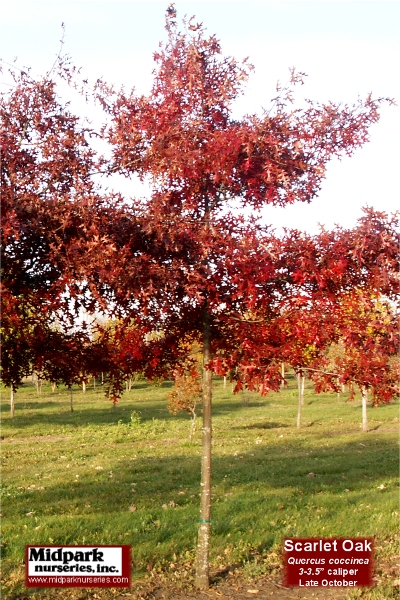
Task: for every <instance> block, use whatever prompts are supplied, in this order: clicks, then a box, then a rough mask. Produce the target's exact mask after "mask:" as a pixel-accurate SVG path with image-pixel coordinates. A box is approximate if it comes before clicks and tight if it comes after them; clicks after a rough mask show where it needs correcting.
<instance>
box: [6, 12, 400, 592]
mask: <svg viewBox="0 0 400 600" xmlns="http://www.w3.org/2000/svg"><path fill="white" fill-rule="evenodd" d="M166 29H167V34H168V37H167V42H166V44H164V45H161V46H160V49H159V51H158V52H157V53H156V54H155V61H156V69H155V72H154V83H153V87H152V90H151V92H150V94H149V95H148V96H137V95H136V94H135V92H134V91H132V92H130V93H126V92H125V91H124V90H121V91H114V90H113V89H112V88H111V87H110V86H108V85H107V84H106V83H105V82H102V81H98V82H97V83H96V85H95V86H93V87H92V88H89V87H88V84H84V88H85V93H86V94H87V93H88V92H89V91H90V93H92V94H93V96H94V99H95V100H96V101H97V102H98V103H100V105H101V106H102V108H103V109H104V115H105V121H104V125H103V127H102V128H100V129H99V130H97V131H94V129H92V128H90V127H89V126H88V125H87V124H85V123H84V122H83V121H82V120H81V119H79V118H78V117H77V116H76V115H74V114H72V113H71V112H70V110H69V108H68V105H66V104H64V103H63V102H62V101H61V100H60V99H59V97H58V96H57V87H56V78H55V77H53V76H52V74H51V73H49V74H47V75H46V76H45V77H43V78H42V79H40V80H38V79H34V78H32V77H31V75H30V74H29V72H27V71H18V70H16V69H11V73H12V76H13V78H14V81H13V85H12V86H11V88H10V91H9V92H7V93H4V94H3V96H2V99H1V105H0V117H1V120H2V128H1V133H0V136H1V137H0V141H1V152H2V161H1V185H2V196H1V200H2V227H3V246H2V253H3V260H2V265H3V267H2V268H3V277H2V302H3V325H2V326H3V381H4V382H5V383H6V384H7V385H10V386H11V388H12V389H13V390H14V389H16V388H17V387H18V385H19V383H20V381H21V378H22V376H23V375H25V374H26V373H27V372H28V371H29V370H30V369H31V368H32V366H33V367H34V368H35V369H38V370H40V372H42V373H43V375H44V377H46V378H47V379H49V380H51V381H64V382H65V383H66V384H67V385H69V386H71V385H72V383H73V382H74V381H79V377H81V376H82V375H81V374H82V373H87V372H89V373H92V374H95V373H98V372H105V373H108V378H109V385H110V388H111V397H112V399H113V400H114V401H116V399H117V398H118V397H119V396H120V395H121V393H122V390H123V381H124V380H125V378H126V376H127V375H129V374H132V373H135V372H144V373H145V375H146V376H147V377H149V378H151V377H156V376H157V377H159V376H165V375H166V374H169V373H171V371H175V373H176V374H177V376H183V374H184V371H185V370H187V369H191V368H193V369H195V368H196V362H195V358H194V357H193V356H192V355H191V352H190V351H189V350H188V348H190V347H191V345H192V343H197V344H199V345H200V347H201V352H202V359H203V376H202V379H203V381H202V413H203V427H202V445H203V452H202V475H201V509H200V523H199V543H198V553H197V565H196V584H197V586H198V587H199V588H201V589H206V588H207V587H208V582H209V573H208V552H209V537H210V522H211V437H212V422H211V414H212V408H211V404H212V387H211V380H212V374H213V373H218V374H222V375H226V374H227V373H231V374H233V378H234V379H235V382H236V390H240V389H241V387H242V386H247V387H248V388H250V389H255V388H257V389H259V390H260V391H261V392H262V393H267V392H268V390H270V389H279V386H280V384H281V381H282V377H281V373H280V365H281V362H282V361H285V362H287V363H289V364H291V365H293V366H294V367H295V368H296V369H297V370H298V371H299V372H303V370H307V372H308V373H315V377H316V378H318V384H319V385H320V387H321V389H322V386H326V385H331V386H333V387H335V386H337V385H338V382H339V383H342V382H343V383H344V382H346V381H350V380H352V381H357V383H359V382H361V383H362V386H363V387H364V388H365V389H372V390H373V393H374V395H375V398H376V399H377V401H378V400H379V401H382V400H384V401H387V400H388V399H390V397H391V396H392V391H393V389H394V387H393V386H392V384H390V385H388V379H387V373H388V370H387V365H388V364H389V362H390V356H391V355H392V353H393V348H394V347H395V345H396V343H397V341H398V340H397V337H396V336H397V335H398V333H397V332H396V330H395V328H394V326H393V319H394V315H395V309H394V308H393V306H394V305H393V301H394V299H395V297H396V294H397V293H398V277H397V272H398V256H397V250H398V242H399V236H398V233H397V232H396V229H395V227H396V225H397V220H396V218H395V217H388V216H387V215H385V214H382V213H379V212H375V211H373V210H372V209H368V210H366V211H365V213H364V216H363V217H362V218H361V219H360V221H359V224H358V226H357V227H356V228H355V229H353V230H344V229H341V228H336V229H335V230H334V231H332V232H327V231H321V233H320V234H319V235H316V236H308V235H305V234H302V233H300V232H298V231H292V230H290V231H287V232H286V233H285V235H284V236H282V237H278V236H276V235H275V234H274V232H273V231H272V230H270V229H269V228H268V227H266V226H265V225H264V224H263V222H262V220H261V219H260V218H259V217H258V216H257V211H258V210H259V209H261V208H262V207H263V206H264V205H265V204H274V205H282V206H284V205H286V204H288V203H292V202H294V201H300V202H310V201H311V200H312V198H313V197H314V196H315V195H316V194H317V193H318V191H319V189H320V186H321V182H322V181H323V178H324V174H325V169H326V165H327V164H328V162H329V161H330V160H331V159H332V158H333V157H338V156H341V155H343V154H347V155H350V154H352V153H353V152H354V150H355V149H356V148H358V147H360V146H361V145H363V144H364V143H365V142H366V141H367V140H368V130H369V127H370V126H371V125H372V124H373V123H375V122H377V121H378V118H379V114H378V109H379V105H380V103H381V102H382V101H383V99H377V100H373V99H372V98H371V97H368V98H367V99H366V100H365V101H358V102H357V103H356V104H355V105H352V106H348V105H334V104H331V103H328V104H317V103H313V102H308V103H307V105H306V107H305V108H301V109H300V108H299V109H294V108H293V107H292V106H291V95H292V89H291V88H292V87H293V86H295V85H296V84H297V83H299V82H301V76H300V75H297V74H296V73H295V72H294V71H292V72H291V81H290V84H288V87H286V88H283V89H282V90H280V92H279V94H278V96H277V98H276V99H275V100H274V101H273V102H272V106H271V108H270V110H269V111H264V112H263V113H262V114H261V115H247V116H244V117H243V118H242V119H241V120H237V119H235V118H233V117H232V112H231V110H232V104H233V102H234V101H235V99H236V98H237V97H238V96H239V95H240V94H241V93H242V91H243V85H244V83H245V81H246V80H247V77H248V74H249V71H250V69H251V66H250V65H249V64H248V62H247V61H244V62H242V63H239V62H238V61H236V60H235V59H234V58H232V57H224V56H223V55H222V52H221V47H220V44H219V42H218V40H217V39H216V38H215V36H210V37H207V36H206V35H205V32H204V29H203V27H202V26H201V25H198V24H195V23H194V21H193V20H189V21H184V25H183V30H182V31H181V30H180V29H179V28H178V26H177V22H176V11H175V8H174V6H173V5H171V6H170V7H169V8H168V10H167V15H166ZM58 75H59V76H60V77H61V78H62V79H63V80H67V81H68V82H69V83H76V74H75V73H74V70H73V68H71V67H70V65H69V63H68V62H66V61H65V60H63V59H62V58H61V59H60V61H59V65H58ZM98 138H101V140H102V142H103V144H106V145H107V148H108V151H107V152H108V154H107V155H106V156H99V154H98V153H97V152H96V150H95V145H96V144H95V143H94V140H97V139H98ZM114 174H119V175H122V176H125V177H126V178H127V179H128V180H130V179H132V180H133V179H134V178H135V177H139V179H140V180H141V181H143V182H146V183H148V184H149V185H150V186H151V193H150V194H149V195H148V197H146V198H144V199H137V198H135V199H132V198H123V197H122V196H121V195H120V194H116V193H111V192H107V190H106V189H105V187H104V185H103V184H102V183H101V178H100V177H99V175H103V176H104V177H112V176H113V175H114ZM249 214H250V215H251V216H249ZM82 309H84V311H85V314H87V315H93V316H95V315H96V314H98V313H103V314H106V315H107V316H108V317H110V318H113V319H115V320H116V322H117V325H116V326H115V327H114V328H112V329H110V328H104V327H103V328H101V327H99V328H98V331H97V333H96V335H93V331H92V329H91V326H90V324H89V323H85V322H84V321H82V320H79V319H78V316H79V314H80V311H81V310H82ZM93 318H94V317H93ZM183 340H184V342H185V343H182V341H183ZM365 340H367V341H365ZM332 342H335V343H336V344H337V345H338V347H340V348H345V350H346V351H345V352H343V354H342V355H340V353H339V354H338V356H337V357H335V358H331V362H330V363H329V364H328V363H326V364H325V363H323V361H322V362H321V360H322V357H323V356H324V351H325V350H326V348H327V347H328V346H329V345H330V344H331V343H332ZM360 349H363V350H364V351H365V352H360ZM325 360H327V359H325ZM332 360H333V361H334V362H335V361H336V362H335V365H336V367H337V368H336V367H335V368H333V367H332V364H331V363H332ZM357 361H359V363H357ZM328 368H329V370H328ZM363 373H368V375H365V376H364V375H362V374H363ZM313 376H314V375H313Z"/></svg>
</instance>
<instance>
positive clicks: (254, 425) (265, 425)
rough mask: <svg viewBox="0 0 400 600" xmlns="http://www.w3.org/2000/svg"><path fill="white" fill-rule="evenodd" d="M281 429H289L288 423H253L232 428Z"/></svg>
mask: <svg viewBox="0 0 400 600" xmlns="http://www.w3.org/2000/svg"><path fill="white" fill-rule="evenodd" d="M281 427H289V425H288V424H287V423H277V422H275V421H266V422H265V423H264V422H263V423H251V425H244V426H241V427H232V429H280V428H281Z"/></svg>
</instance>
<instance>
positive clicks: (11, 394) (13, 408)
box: [10, 386, 15, 417]
mask: <svg viewBox="0 0 400 600" xmlns="http://www.w3.org/2000/svg"><path fill="white" fill-rule="evenodd" d="M10 412H11V416H12V417H13V416H14V415H15V402H14V388H13V387H12V386H11V392H10Z"/></svg>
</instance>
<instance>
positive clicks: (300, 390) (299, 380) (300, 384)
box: [297, 373, 305, 427]
mask: <svg viewBox="0 0 400 600" xmlns="http://www.w3.org/2000/svg"><path fill="white" fill-rule="evenodd" d="M304 379H305V378H304V375H302V376H301V375H300V373H299V374H298V375H297V389H298V393H299V406H298V409H297V427H301V412H302V408H303V404H304Z"/></svg>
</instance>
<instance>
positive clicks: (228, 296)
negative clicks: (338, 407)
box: [97, 5, 379, 589]
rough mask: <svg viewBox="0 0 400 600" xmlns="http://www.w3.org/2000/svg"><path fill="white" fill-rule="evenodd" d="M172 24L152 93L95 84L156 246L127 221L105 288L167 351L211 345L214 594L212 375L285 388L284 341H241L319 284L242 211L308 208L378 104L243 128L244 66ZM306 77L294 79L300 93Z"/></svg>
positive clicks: (206, 403) (200, 562) (206, 503)
mask: <svg viewBox="0 0 400 600" xmlns="http://www.w3.org/2000/svg"><path fill="white" fill-rule="evenodd" d="M166 29H167V33H168V40H167V42H166V44H165V45H161V46H160V49H159V51H158V52H156V53H155V55H154V59H155V62H156V69H155V72H154V83H153V86H152V89H151V92H150V93H149V94H148V95H147V96H137V95H136V94H135V93H134V92H132V93H125V92H124V91H122V92H121V93H117V94H113V93H112V92H109V88H108V87H107V86H102V85H100V84H99V86H98V90H97V93H98V98H99V99H100V101H101V103H102V105H103V106H104V108H105V110H106V111H107V113H108V116H109V122H108V124H107V125H106V126H105V127H104V130H103V131H104V137H105V139H106V140H107V142H108V143H109V144H110V145H111V147H112V154H113V156H112V161H111V164H110V167H109V171H110V173H112V172H118V173H121V174H124V175H126V176H127V177H132V176H139V177H140V178H141V179H142V180H144V181H148V182H149V183H150V184H151V186H152V192H151V194H150V195H149V197H148V198H147V199H146V200H145V201H143V202H142V203H141V205H137V206H136V207H135V208H134V209H132V215H135V219H139V220H141V223H142V227H143V230H144V231H145V232H146V235H147V236H148V239H151V240H152V243H151V244H149V245H148V246H147V247H146V248H142V249H141V250H140V251H138V249H137V248H136V247H135V245H134V243H132V240H133V239H134V238H132V237H131V234H130V232H129V228H130V227H131V225H129V223H127V224H126V234H125V235H126V240H127V241H126V243H125V245H124V246H123V248H122V250H121V255H120V257H119V263H120V264H121V262H122V264H123V265H124V266H123V268H124V279H123V281H122V282H121V281H119V280H118V282H116V281H115V278H113V273H112V272H111V273H105V276H106V278H105V281H106V282H107V285H108V286H109V288H110V289H112V290H113V295H114V296H113V297H114V300H115V301H116V303H117V304H118V305H119V306H122V307H123V309H124V310H125V311H127V312H128V313H130V314H135V315H136V314H137V313H138V312H140V314H141V319H142V321H143V322H146V323H147V324H151V325H152V326H153V327H155V328H159V329H162V330H163V331H164V332H165V337H164V338H163V340H164V348H165V349H166V348H167V347H168V343H169V342H170V341H171V340H172V339H176V338H178V339H179V338H180V339H183V338H184V337H185V336H187V335H189V334H190V335H191V336H192V337H193V338H194V339H197V340H198V341H200V342H201V343H202V346H203V365H204V369H203V398H202V410H203V429H202V443H203V453H202V481H201V490H202V491H201V509H200V526H199V542H198V552H197V567H196V585H197V587H199V588H201V589H206V588H207V587H208V583H209V574H208V549H209V535H210V521H211V512H210V506H211V430H212V427H211V395H212V393H211V377H212V371H213V370H214V371H216V370H218V369H220V368H221V365H223V368H226V370H227V369H228V366H229V367H233V366H238V365H239V364H240V372H241V373H244V374H245V375H244V380H245V382H246V383H247V382H248V383H249V384H250V385H252V384H254V381H255V379H254V377H255V374H257V373H258V375H257V376H258V377H262V378H263V381H264V388H263V389H264V391H265V390H267V389H268V387H276V386H279V384H280V380H281V379H280V375H279V373H278V374H277V372H276V368H275V365H274V361H275V359H276V353H275V352H276V348H279V345H280V344H281V341H280V334H279V333H277V338H276V340H274V341H273V343H271V347H270V353H269V355H266V353H265V350H266V345H265V344H264V345H263V357H262V358H263V360H258V353H257V352H256V349H255V346H254V345H253V346H252V347H251V339H250V338H251V336H248V343H247V342H245V341H244V340H243V336H242V333H243V319H245V315H248V314H250V315H251V314H252V313H254V312H257V311H260V310H262V311H263V313H264V315H265V316H266V318H267V319H269V320H274V319H276V318H278V315H279V313H280V311H281V309H282V307H283V306H284V305H285V303H286V304H288V303H289V304H290V302H291V299H292V298H293V297H294V296H295V294H294V293H293V292H292V287H293V286H294V287H296V285H297V284H302V282H303V281H304V280H305V279H307V277H311V275H310V273H308V271H307V268H308V265H307V260H305V261H304V263H302V262H301V260H300V255H299V257H298V258H299V260H297V263H296V264H297V270H296V271H294V272H291V273H290V274H289V276H288V277H287V278H285V276H282V274H281V273H280V267H279V262H280V261H281V263H282V269H285V268H287V267H286V266H285V260H287V257H285V251H283V252H282V247H281V242H280V241H279V240H277V239H276V238H274V236H273V235H270V234H269V233H268V231H267V230H265V228H263V227H262V226H261V225H260V223H259V222H258V221H257V219H255V218H251V217H250V218H246V217H245V216H244V214H245V213H244V212H243V211H241V210H240V207H246V208H252V209H259V208H261V207H262V206H263V205H264V204H266V203H270V204H275V205H285V204H288V203H292V202H295V201H303V202H309V201H310V200H312V198H313V197H314V196H315V195H316V194H317V193H318V191H319V189H320V185H321V181H322V179H323V177H324V173H325V167H326V165H327V163H328V161H329V160H330V159H331V158H332V157H335V156H340V155H342V154H343V153H344V154H351V153H352V152H353V151H354V150H355V149H356V148H357V147H359V146H361V145H362V144H363V143H365V142H366V141H367V139H368V128H369V126H370V125H371V124H372V123H374V122H376V121H377V120H378V105H379V101H374V100H372V99H371V97H369V98H367V99H366V101H365V102H361V101H359V102H358V103H357V104H355V105H354V106H343V105H334V104H331V103H328V104H322V105H320V104H317V103H312V102H309V103H308V105H307V107H306V108H305V109H302V110H296V109H294V110H293V109H292V107H288V106H287V105H286V102H285V98H284V95H282V96H281V97H280V99H278V101H277V102H276V103H275V104H274V105H273V107H272V109H271V110H270V111H269V112H263V113H261V115H258V116H257V115H248V116H245V117H243V118H242V119H241V120H238V119H235V118H233V117H232V115H231V110H232V104H233V102H234V100H235V99H236V98H237V97H238V96H239V95H240V94H241V93H242V91H243V86H244V84H245V82H246V80H247V78H248V74H249V71H250V68H251V67H250V65H249V64H248V63H247V62H246V61H244V62H242V63H239V62H238V61H236V60H235V59H234V58H232V57H224V56H223V55H222V51H221V46H220V43H219V41H218V40H217V39H216V38H215V36H210V37H207V36H206V35H205V32H204V28H203V27H202V25H198V24H195V23H194V21H193V19H191V20H189V21H184V27H183V31H180V30H179V28H178V26H177V21H176V10H175V7H174V5H171V6H170V7H169V8H168V11H167V19H166ZM298 80H299V76H297V75H296V74H295V72H292V84H295V83H296V82H298ZM238 207H239V209H238ZM132 223H137V221H135V220H133V221H132ZM132 226H135V225H132ZM122 235H124V234H122ZM295 238H296V235H295V234H292V235H290V234H289V236H288V240H287V242H286V244H287V246H290V243H291V241H292V245H295V244H296V243H297V240H296V239H295ZM303 246H304V245H303ZM311 262H312V261H311ZM330 262H331V267H332V269H333V270H332V273H330V279H331V286H332V293H334V292H335V290H337V289H338V287H340V277H341V276H342V274H343V273H344V272H345V271H346V269H347V265H346V263H343V262H341V258H340V257H336V256H335V257H333V258H332V259H331V260H330ZM318 273H319V279H317V278H316V277H314V279H313V286H314V287H315V288H316V289H322V288H324V286H326V284H325V282H324V277H325V278H327V274H326V273H324V272H323V269H320V270H319V271H318ZM246 326H249V327H250V325H249V324H247V325H246ZM266 327H267V326H266ZM252 329H254V327H253V328H252ZM271 335H272V334H270V335H269V338H271ZM298 335H299V336H301V335H302V333H301V332H299V334H298ZM304 335H306V336H309V335H310V332H309V331H308V332H307V333H304ZM304 335H303V337H304ZM299 343H300V342H299ZM175 347H176V344H175ZM250 348H251V349H250ZM221 357H222V358H221ZM162 361H163V355H162V354H161V355H160V356H159V362H160V363H162ZM218 365H219V366H218ZM225 372H226V371H225Z"/></svg>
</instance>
